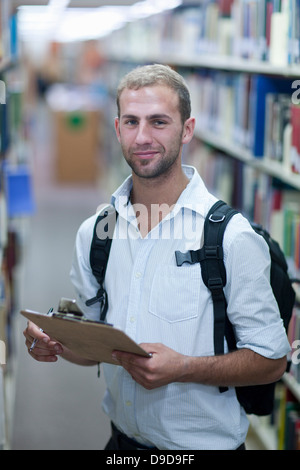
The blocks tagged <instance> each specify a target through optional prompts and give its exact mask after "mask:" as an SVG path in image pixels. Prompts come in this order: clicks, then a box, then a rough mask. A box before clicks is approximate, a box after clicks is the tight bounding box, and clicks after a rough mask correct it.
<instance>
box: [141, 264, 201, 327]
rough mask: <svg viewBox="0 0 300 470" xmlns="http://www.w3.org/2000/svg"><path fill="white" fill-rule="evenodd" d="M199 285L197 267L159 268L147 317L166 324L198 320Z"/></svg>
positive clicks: (155, 276)
mask: <svg viewBox="0 0 300 470" xmlns="http://www.w3.org/2000/svg"><path fill="white" fill-rule="evenodd" d="M201 283H202V278H201V270H200V265H199V264H196V265H193V266H187V267H184V266H182V267H177V266H162V267H160V268H158V269H157V271H156V273H155V275H154V277H153V281H152V286H151V292H150V303H149V311H150V313H152V314H153V315H155V316H157V317H159V318H161V319H163V320H165V321H167V322H169V323H175V322H180V321H186V320H190V319H192V318H195V317H197V316H198V315H199V307H200V306H199V299H200V285H201Z"/></svg>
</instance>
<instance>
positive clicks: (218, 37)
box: [102, 0, 300, 449]
mask: <svg viewBox="0 0 300 470" xmlns="http://www.w3.org/2000/svg"><path fill="white" fill-rule="evenodd" d="M137 38H138V40H137ZM102 42H104V45H103V46H104V47H103V50H106V51H107V74H108V76H109V77H110V78H109V80H108V83H110V84H111V86H112V87H114V88H115V85H116V83H117V81H118V79H119V77H120V76H122V75H123V74H124V73H126V72H127V71H128V70H129V69H131V68H133V67H134V66H136V65H138V64H145V63H155V62H157V63H166V64H169V65H170V66H172V67H174V68H175V69H177V70H178V71H179V72H180V73H182V75H183V76H184V77H185V78H186V81H187V83H188V85H189V88H190V90H191V95H192V106H193V115H195V116H196V121H197V127H196V130H195V139H193V141H192V143H191V144H190V145H189V147H188V148H186V149H185V152H184V160H185V161H186V163H190V164H193V165H194V166H196V167H197V168H198V169H199V172H200V174H201V175H202V176H203V178H204V180H205V182H206V184H207V186H208V187H209V189H210V190H211V191H213V192H214V193H215V194H216V195H217V196H219V197H222V198H223V199H225V200H226V201H227V202H229V203H230V204H232V205H234V206H235V207H237V208H238V209H239V210H241V211H242V212H243V213H245V215H246V216H247V217H249V218H250V219H251V220H255V221H256V222H258V223H261V224H263V225H264V226H265V227H267V228H268V229H269V230H270V232H271V234H272V235H273V237H274V238H275V239H276V240H277V241H278V242H279V243H280V245H281V246H282V247H283V249H284V251H285V254H286V255H287V257H288V258H289V265H290V270H291V273H292V274H293V275H297V277H299V271H300V255H299V246H300V225H299V224H300V166H299V164H300V140H299V139H300V115H299V113H300V3H299V0H295V1H293V2H288V1H286V0H281V1H278V0H257V1H255V2H252V1H250V0H216V1H210V0H208V1H206V2H202V1H199V2H193V4H192V5H190V6H182V7H179V8H176V9H175V10H172V11H168V12H165V13H163V14H160V15H154V16H152V17H150V18H147V19H144V20H142V21H138V22H132V23H130V24H128V25H126V26H125V27H124V28H122V29H120V30H118V31H115V32H114V33H113V34H112V35H110V36H109V37H108V38H107V40H103V41H102ZM278 97H280V99H278ZM254 103H255V105H254ZM261 103H263V106H262V107H261V106H259V105H260V104H261ZM281 106H282V107H281ZM287 108H288V112H287V113H286V112H285V111H286V109H287ZM292 108H293V109H292ZM272 113H273V114H272ZM275 118H277V119H275ZM283 118H284V119H286V120H285V121H283ZM271 123H272V126H271ZM249 124H250V125H249ZM251 126H252V127H251ZM255 126H256V127H255ZM297 299H298V302H299V300H300V293H299V290H298V291H297ZM294 317H295V319H296V318H297V319H298V317H299V307H298V306H297V307H295V315H294ZM295 323H297V321H294V322H293V324H294V333H293V335H294V336H290V341H291V344H292V343H293V341H294V340H295V339H299V340H300V329H298V330H297V328H296V327H295ZM290 335H292V333H290ZM293 352H294V354H296V352H295V349H294V350H293ZM298 356H300V354H299V355H298ZM299 368H300V366H299V365H298V364H292V368H291V372H290V373H286V374H285V375H284V377H283V378H282V381H281V382H280V384H278V390H277V395H278V396H277V403H276V407H275V411H274V414H273V415H272V416H271V417H266V418H263V419H261V418H256V417H250V421H251V424H252V427H253V429H254V430H255V432H256V433H257V434H258V435H259V438H260V440H261V441H262V442H263V444H264V446H265V448H267V449H277V448H280V449H282V448H285V447H284V446H285V445H287V446H291V443H290V442H289V443H288V442H286V443H284V440H285V438H286V437H285V433H286V432H287V431H286V429H287V428H288V427H290V426H291V425H290V424H289V425H288V424H287V415H288V413H289V412H287V409H288V408H289V407H290V401H292V402H293V403H296V405H293V406H292V408H293V409H292V410H291V420H292V421H294V425H295V427H296V424H295V423H296V421H297V420H299V421H300V419H299V417H300V413H298V411H297V407H298V405H297V404H299V403H300V389H299V387H300V385H299V383H300V372H299V370H300V369H299ZM287 391H288V394H289V396H288V397H287V396H286V395H287ZM290 396H292V400H290ZM297 413H298V414H297ZM297 429H298V424H297ZM297 432H298V431H297ZM286 439H287V438H286ZM296 445H297V446H298V441H297V443H295V446H296ZM297 448H298V447H297Z"/></svg>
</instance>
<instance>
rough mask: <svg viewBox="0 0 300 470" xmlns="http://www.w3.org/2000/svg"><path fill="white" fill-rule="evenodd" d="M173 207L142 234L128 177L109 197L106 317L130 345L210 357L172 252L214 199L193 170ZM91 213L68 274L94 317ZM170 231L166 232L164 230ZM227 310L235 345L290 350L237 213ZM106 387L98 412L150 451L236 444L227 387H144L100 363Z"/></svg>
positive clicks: (254, 242) (260, 245)
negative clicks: (112, 211)
mask: <svg viewBox="0 0 300 470" xmlns="http://www.w3.org/2000/svg"><path fill="white" fill-rule="evenodd" d="M184 170H185V172H186V174H187V176H188V178H189V179H190V182H189V184H188V186H187V187H186V189H185V190H184V191H183V193H182V194H181V196H180V198H179V200H178V201H177V204H176V206H175V208H174V209H173V210H172V212H171V213H170V214H169V215H168V216H167V217H165V218H164V219H163V220H162V222H161V223H159V224H158V225H157V226H156V227H154V229H153V230H152V231H151V232H150V233H149V234H148V235H147V236H146V237H145V238H142V237H141V235H140V232H139V230H138V228H137V221H136V218H135V216H134V211H133V209H132V206H131V203H130V202H129V194H130V190H131V185H132V182H131V177H129V178H128V179H127V180H126V181H125V182H124V183H123V185H122V186H121V187H120V188H119V189H118V190H117V191H116V192H115V193H114V195H113V197H112V202H113V204H114V205H115V207H116V210H117V211H118V213H119V217H118V223H117V228H116V233H115V239H114V241H113V243H112V248H111V253H110V258H109V263H108V267H107V273H106V280H105V285H106V289H107V293H108V298H109V311H108V314H107V321H108V322H109V323H113V324H114V325H115V326H117V327H119V328H121V329H122V330H124V331H125V332H126V333H127V334H128V335H129V336H130V337H131V338H133V339H134V340H135V341H136V342H137V343H142V342H143V343H144V342H146V343H163V344H165V345H166V346H168V347H170V348H173V349H174V350H176V351H178V352H179V353H182V354H186V355H190V356H210V355H213V354H214V346H213V307H212V300H211V295H210V292H209V291H208V289H207V288H206V287H205V286H204V284H203V281H202V277H201V271H200V265H199V264H194V265H188V264H184V265H183V266H181V267H178V266H177V265H176V260H175V251H176V250H179V251H182V252H185V251H187V250H191V249H192V250H196V249H198V248H199V247H200V240H201V238H202V230H203V223H204V219H205V216H206V214H207V212H208V210H209V208H210V207H211V206H212V204H213V203H214V202H215V201H216V198H215V197H214V196H212V195H211V194H210V193H209V192H208V191H207V189H206V188H205V186H204V183H203V182H202V180H201V178H200V176H199V174H198V173H197V171H196V170H195V169H194V168H192V167H188V166H184ZM95 220H96V215H95V216H93V217H91V218H89V219H88V220H86V221H85V222H84V223H83V224H82V226H81V228H80V230H79V231H78V235H77V240H76V249H75V255H74V261H73V266H72V270H71V279H72V281H73V284H74V286H75V288H76V291H77V293H78V303H79V306H80V307H81V308H82V310H83V311H84V312H85V314H86V316H88V317H89V318H92V319H98V318H99V305H96V306H93V307H90V308H87V307H86V306H85V301H86V300H87V299H89V298H91V297H93V296H94V295H95V293H96V291H97V288H98V284H97V281H96V280H95V279H94V277H93V275H92V273H91V270H90V266H89V250H90V243H91V239H92V232H93V226H94V223H95ZM170 235H171V236H170ZM224 259H225V265H226V270H227V276H228V279H227V285H226V288H225V290H226V297H227V302H228V315H229V316H230V320H231V322H232V323H233V324H234V325H235V330H236V334H237V337H238V347H240V348H250V349H252V350H253V351H255V352H257V353H259V354H261V355H263V356H266V357H268V358H274V359H276V358H280V357H282V356H284V355H285V354H287V352H288V351H289V350H290V347H289V343H288V340H287V338H286V334H285V331H284V328H283V325H282V321H281V319H280V316H279V313H278V309H277V304H276V301H275V299H274V297H273V294H272V291H271V287H270V283H269V271H270V257H269V253H268V248H267V245H266V243H265V242H264V240H263V239H262V237H260V236H259V235H257V234H255V232H254V231H253V230H252V229H251V227H250V225H249V223H248V221H247V220H246V219H245V218H243V217H242V215H240V214H238V215H235V216H234V217H233V218H232V219H231V221H230V222H229V225H228V227H227V229H226V232H225V237H224ZM104 372H105V378H106V383H107V391H106V395H105V397H104V401H103V409H104V411H105V412H106V413H107V414H108V416H109V417H110V418H111V420H112V421H113V422H114V423H115V425H116V426H117V427H118V428H119V429H120V430H121V431H122V432H123V433H125V434H127V435H128V436H129V437H131V438H133V439H135V440H137V441H139V442H141V443H143V444H146V445H153V446H155V447H158V448H159V449H183V450H189V449H190V450H197V449H235V448H237V447H238V446H239V445H240V444H241V443H243V442H244V441H245V438H246V434H247V430H248V420H247V417H246V415H245V412H244V410H243V409H242V408H241V406H240V405H239V403H238V401H237V399H236V395H235V390H234V388H231V389H229V390H228V391H227V392H225V393H222V394H221V393H220V392H219V389H218V388H217V387H213V386H207V385H201V384H195V383H172V384H170V385H167V386H164V387H160V388H157V389H155V390H151V391H149V390H146V389H144V388H143V387H141V386H140V385H138V384H137V383H136V382H135V381H134V380H133V379H132V378H131V376H130V375H129V374H128V373H127V372H126V371H125V370H124V369H123V368H122V367H120V366H114V365H109V364H105V365H104Z"/></svg>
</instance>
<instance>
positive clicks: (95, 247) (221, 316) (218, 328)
mask: <svg viewBox="0 0 300 470" xmlns="http://www.w3.org/2000/svg"><path fill="white" fill-rule="evenodd" d="M237 213H238V212H237V211H236V210H235V209H232V208H231V207H230V206H228V205H227V204H226V203H225V202H223V201H217V202H216V203H215V204H214V205H213V206H212V207H211V209H210V211H209V213H208V214H207V217H206V219H205V223H204V243H203V247H202V248H200V249H199V250H195V251H193V250H190V251H188V252H186V253H182V252H180V251H176V252H175V256H176V263H177V266H181V265H182V264H183V263H190V264H194V263H200V265H201V273H202V279H203V282H204V284H205V285H206V286H207V287H208V289H209V290H210V291H211V295H212V300H213V305H214V350H215V354H216V355H217V354H218V355H219V354H224V337H225V338H226V341H227V344H228V348H229V350H230V351H234V350H235V349H236V340H235V337H234V332H233V328H232V325H231V323H230V322H229V320H228V317H227V315H226V310H227V302H226V298H225V295H224V291H223V288H224V286H225V285H226V270H225V266H224V262H223V247H222V244H223V236H224V232H225V229H226V226H227V224H228V222H229V221H230V219H231V218H232V217H233V216H234V215H235V214H237ZM108 215H111V214H109V213H108V212H107V211H104V212H103V213H100V214H99V216H98V217H97V220H96V223H95V228H94V236H93V240H92V244H91V250H90V264H91V269H92V271H93V274H94V275H95V277H96V279H97V281H98V283H99V285H100V288H99V290H98V293H97V295H96V297H94V298H93V299H90V300H88V301H87V302H86V305H88V306H89V305H92V304H94V303H96V302H98V301H99V302H100V312H101V313H100V319H101V320H102V321H104V319H105V315H106V312H107V308H108V299H107V295H106V292H105V289H104V288H103V283H104V277H105V271H106V266H107V261H108V256H109V250H110V246H111V241H112V237H111V236H107V238H106V239H105V238H104V237H102V239H99V238H98V237H97V224H98V223H99V222H101V223H102V224H103V220H104V219H105V218H106V217H108ZM107 220H108V223H107V233H108V232H110V233H111V230H112V227H113V228H114V223H115V221H116V216H115V217H114V220H112V219H111V217H110V218H109V217H108V219H107ZM252 227H253V229H254V230H255V231H256V232H257V233H258V234H260V235H261V236H262V237H263V238H264V239H265V241H266V242H267V244H268V246H269V250H270V256H271V279H270V282H271V286H272V289H273V293H274V296H275V298H276V300H277V303H278V307H279V310H280V314H281V318H282V320H283V323H284V326H285V329H286V331H287V329H288V325H289V321H290V319H291V316H292V311H293V307H294V304H295V291H294V289H293V287H292V282H299V280H296V279H290V278H289V276H288V266H287V263H286V259H285V256H284V254H283V252H282V250H281V248H280V246H279V244H278V243H277V242H276V241H274V240H273V239H272V238H271V237H270V235H269V233H268V232H267V231H266V230H264V229H263V228H262V227H261V226H259V225H256V224H252ZM275 385H276V383H271V384H266V385H255V386H245V387H236V394H237V398H238V400H239V402H240V403H241V405H242V406H243V407H244V409H245V411H246V413H247V414H255V415H258V416H264V415H269V414H271V413H272V411H273V404H274V393H275ZM226 390H227V388H226V387H220V392H221V393H223V392H225V391H226Z"/></svg>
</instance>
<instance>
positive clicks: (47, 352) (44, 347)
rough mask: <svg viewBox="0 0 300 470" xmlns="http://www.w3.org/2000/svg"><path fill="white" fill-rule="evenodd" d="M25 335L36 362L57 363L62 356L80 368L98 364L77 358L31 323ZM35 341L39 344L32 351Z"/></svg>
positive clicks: (30, 352) (28, 324)
mask: <svg viewBox="0 0 300 470" xmlns="http://www.w3.org/2000/svg"><path fill="white" fill-rule="evenodd" d="M23 334H24V336H25V338H26V341H25V344H26V347H27V349H28V352H29V354H30V355H31V356H32V357H33V359H35V360H36V361H39V362H56V361H57V359H58V356H61V357H62V358H63V359H66V360H67V361H69V362H72V363H73V364H78V365H80V366H94V365H96V364H98V362H96V361H91V360H89V359H86V358H84V357H80V356H77V355H76V354H74V353H73V352H72V351H70V350H69V349H68V348H66V347H65V346H63V345H62V344H60V343H58V342H57V341H55V340H54V339H52V338H50V337H49V336H48V335H46V333H44V332H43V331H41V330H40V329H39V327H38V326H36V325H35V324H34V323H32V322H31V321H29V322H28V323H27V328H26V329H25V330H24V332H23ZM35 339H37V343H36V345H35V347H34V349H33V350H32V351H30V348H31V346H32V343H33V341H34V340H35Z"/></svg>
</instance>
